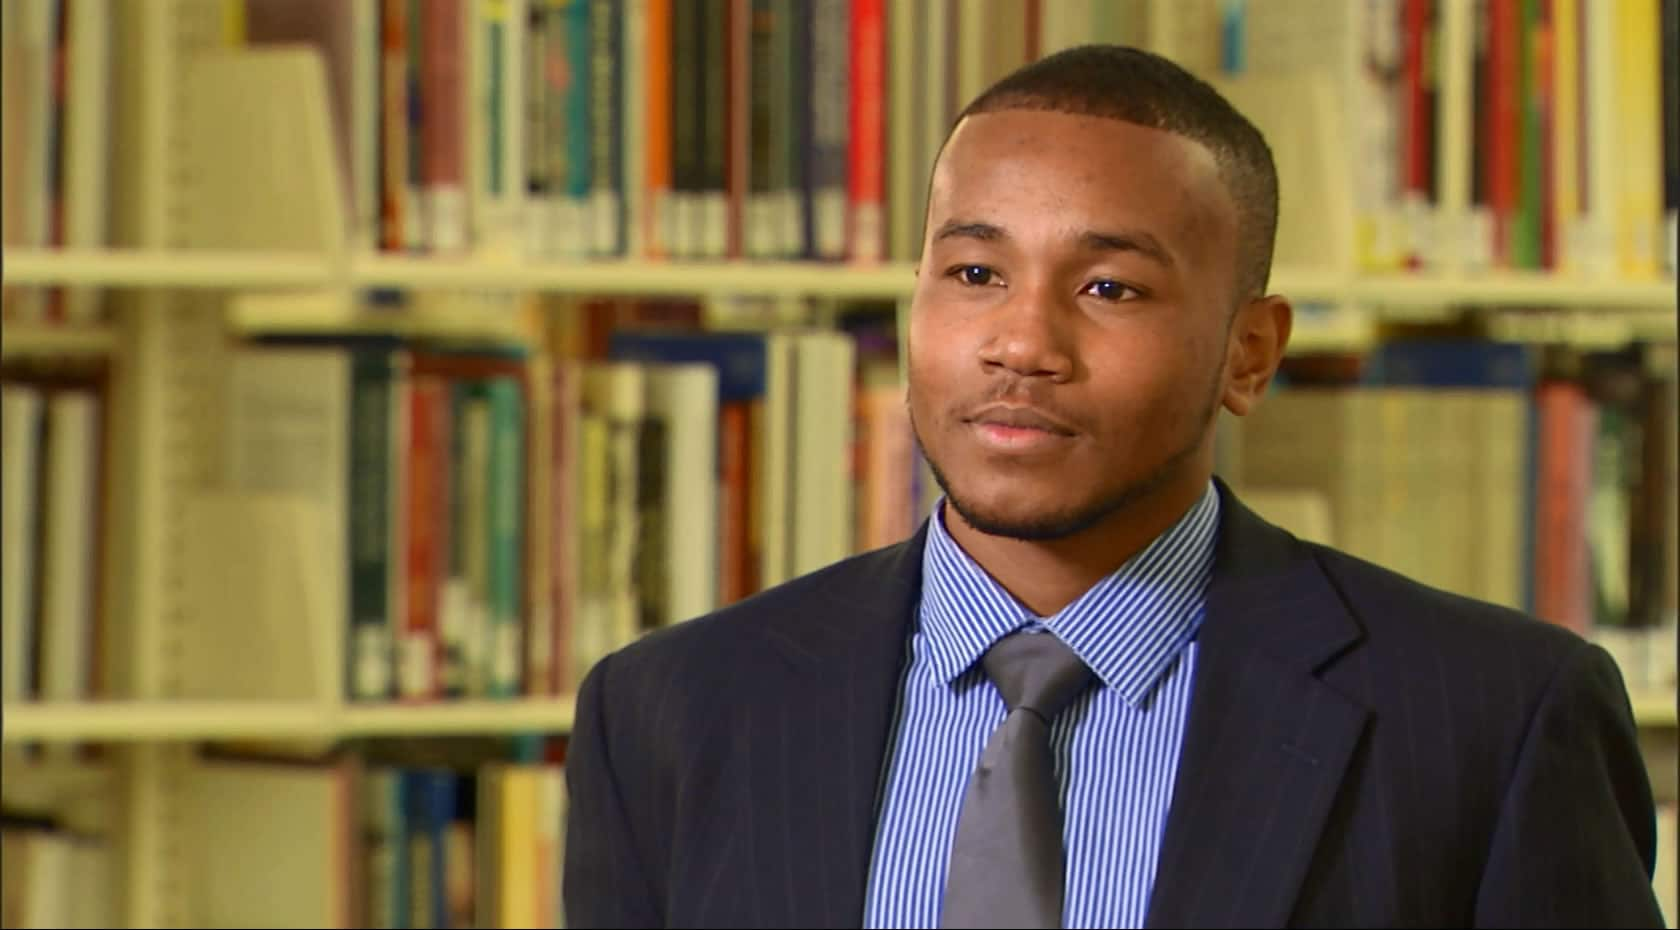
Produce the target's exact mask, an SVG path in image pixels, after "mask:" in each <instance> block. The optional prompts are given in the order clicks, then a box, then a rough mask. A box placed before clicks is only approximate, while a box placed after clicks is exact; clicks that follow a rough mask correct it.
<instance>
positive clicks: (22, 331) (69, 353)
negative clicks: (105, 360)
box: [0, 323, 117, 359]
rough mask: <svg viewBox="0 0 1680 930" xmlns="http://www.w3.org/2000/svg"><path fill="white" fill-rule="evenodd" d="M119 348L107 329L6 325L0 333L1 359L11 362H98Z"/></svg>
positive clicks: (98, 327) (113, 333) (112, 332)
mask: <svg viewBox="0 0 1680 930" xmlns="http://www.w3.org/2000/svg"><path fill="white" fill-rule="evenodd" d="M116 345H117V337H116V333H115V332H114V331H112V329H111V328H110V327H108V326H76V325H68V324H67V325H63V326H49V325H42V324H33V323H7V324H5V326H4V328H3V329H0V356H3V357H4V358H8V359H10V358H34V357H50V358H99V357H102V356H107V355H110V354H111V353H112V352H114V351H115V350H116Z"/></svg>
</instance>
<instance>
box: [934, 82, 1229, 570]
mask: <svg viewBox="0 0 1680 930" xmlns="http://www.w3.org/2000/svg"><path fill="white" fill-rule="evenodd" d="M1235 224H1236V219H1235V212H1234V207H1233V206H1232V204H1231V200H1230V197H1229V195H1228V194H1227V193H1226V191H1225V188H1224V186H1223V183H1222V182H1221V181H1220V179H1219V177H1218V175H1217V171H1216V166H1215V163H1214V160H1213V157H1212V155H1211V154H1210V153H1209V152H1208V151H1207V150H1206V149H1205V148H1203V147H1202V146H1201V145H1199V144H1197V143H1195V142H1192V141H1189V140H1187V139H1184V138H1183V137H1180V136H1177V135H1173V134H1170V133H1167V132H1164V131H1160V130H1154V129H1148V128H1145V127H1142V126H1137V125H1134V124H1131V123H1127V122H1123V121H1120V120H1114V119H1102V118H1095V117H1084V116H1073V115H1069V114H1064V113H1052V112H1043V111H1031V110H1005V111H999V112H992V113H985V114H979V115H975V116H971V117H969V118H968V119H966V120H965V121H964V122H963V123H962V125H961V126H959V127H958V128H957V130H956V131H955V132H954V133H953V135H952V137H951V139H950V140H949V142H948V143H947V145H946V148H945V150H944V153H943V154H942V156H941V157H940V160H939V163H938V165H937V167H936V169H935V172H934V176H933V184H932V188H931V191H930V193H929V201H928V217H927V238H926V240H925V242H924V244H923V252H922V260H921V264H920V267H919V270H918V273H917V281H916V290H915V297H914V302H913V306H912V309H911V320H910V332H909V349H908V351H909V362H908V372H909V403H910V413H911V417H912V420H913V422H914V424H915V428H916V434H917V438H918V440H919V442H920V443H921V446H922V449H923V451H924V453H925V454H926V456H927V458H928V460H929V464H930V465H931V466H932V467H933V469H934V471H935V473H936V475H937V476H938V478H939V482H940V485H941V487H942V488H943V489H944V491H945V493H946V495H947V498H948V500H949V502H950V503H951V504H952V506H953V507H955V509H956V510H957V513H958V514H959V515H960V516H961V517H962V518H963V519H965V520H966V521H967V522H968V523H969V524H970V525H972V526H974V527H975V528H977V529H979V530H981V531H983V532H987V533H991V534H995V535H1003V536H1013V537H1019V538H1035V539H1047V538H1058V537H1062V536H1066V535H1069V534H1071V533H1073V532H1077V531H1079V530H1082V529H1085V528H1087V527H1090V526H1092V525H1095V524H1096V523H1098V522H1099V521H1101V520H1102V519H1104V518H1105V517H1108V516H1110V515H1113V514H1116V513H1118V512H1120V511H1122V510H1123V509H1124V508H1125V507H1126V506H1127V505H1128V504H1130V503H1132V502H1133V501H1135V500H1138V499H1140V498H1141V497H1143V496H1145V495H1148V494H1149V493H1150V492H1152V491H1158V490H1161V489H1163V488H1164V487H1167V486H1172V485H1173V484H1174V483H1175V482H1179V483H1183V482H1186V481H1192V480H1194V481H1198V482H1199V481H1203V480H1205V477H1203V476H1205V470H1204V468H1205V466H1204V463H1206V462H1210V461H1211V459H1210V458H1209V457H1208V456H1209V454H1210V453H1209V448H1210V445H1209V444H1210V441H1211V439H1210V436H1211V428H1212V423H1213V418H1214V416H1215V415H1216V413H1217V412H1218V409H1219V402H1220V398H1221V395H1222V393H1223V390H1224V361H1225V357H1226V338H1227V332H1228V329H1227V327H1228V325H1229V314H1230V308H1231V306H1232V300H1233V291H1232V287H1233V268H1234V262H1233V249H1234V248H1235V242H1236V225H1235Z"/></svg>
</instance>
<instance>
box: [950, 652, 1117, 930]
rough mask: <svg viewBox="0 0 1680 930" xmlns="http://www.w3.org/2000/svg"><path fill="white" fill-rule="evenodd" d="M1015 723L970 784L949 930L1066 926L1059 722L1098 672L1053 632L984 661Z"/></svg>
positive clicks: (954, 854) (997, 738) (955, 854)
mask: <svg viewBox="0 0 1680 930" xmlns="http://www.w3.org/2000/svg"><path fill="white" fill-rule="evenodd" d="M982 662H983V664H984V665H985V668H986V674H987V675H988V676H990V677H991V679H992V683H993V684H994V685H996V686H997V689H998V692H999V693H1000V694H1002V695H1003V700H1004V704H1005V705H1006V706H1007V707H1008V708H1009V716H1007V717H1005V718H1004V721H1003V723H1002V724H1000V725H999V726H998V728H997V729H996V730H995V731H993V733H992V737H991V739H990V741H988V742H987V743H986V748H985V751H984V752H982V753H981V754H980V764H979V766H978V767H977V768H976V769H975V770H974V774H973V775H971V776H970V777H969V781H968V791H967V793H966V794H965V795H964V796H963V804H962V813H961V814H959V815H958V818H957V835H956V841H955V843H954V845H953V846H952V847H951V870H950V876H949V878H947V879H946V885H945V901H944V906H943V909H942V913H941V915H940V926H941V927H947V928H955V927H1060V926H1061V925H1062V892H1063V889H1062V882H1063V876H1064V874H1065V867H1064V860H1063V853H1062V817H1061V808H1060V805H1059V804H1058V802H1057V792H1056V779H1055V773H1054V771H1053V769H1052V763H1051V755H1050V721H1051V720H1053V719H1055V717H1056V714H1057V713H1058V712H1060V711H1061V709H1062V708H1063V707H1065V706H1066V705H1067V703H1068V702H1069V701H1071V700H1073V698H1074V696H1075V695H1077V694H1078V693H1079V692H1080V691H1081V690H1083V689H1084V687H1085V686H1086V684H1088V683H1089V682H1090V680H1091V670H1090V669H1089V668H1088V667H1087V666H1086V665H1085V663H1084V662H1083V661H1081V660H1080V658H1079V656H1077V655H1075V654H1074V653H1073V650H1071V649H1069V648H1068V647H1067V646H1065V645H1063V643H1062V641H1061V640H1059V639H1057V638H1056V637H1055V636H1054V635H1052V634H1049V633H1016V634H1014V635H1011V636H1006V637H1004V638H1003V639H1001V640H999V641H998V642H997V643H995V644H993V646H992V647H991V649H989V650H988V651H987V652H986V657H985V658H984V659H983V660H982Z"/></svg>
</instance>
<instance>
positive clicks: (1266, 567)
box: [564, 47, 1661, 927]
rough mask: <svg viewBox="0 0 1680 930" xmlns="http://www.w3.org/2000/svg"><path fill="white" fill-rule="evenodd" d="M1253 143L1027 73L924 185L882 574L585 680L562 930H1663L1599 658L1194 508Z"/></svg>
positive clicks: (1227, 117) (1616, 682)
mask: <svg viewBox="0 0 1680 930" xmlns="http://www.w3.org/2000/svg"><path fill="white" fill-rule="evenodd" d="M1276 202H1277V182H1276V175H1275V171H1274V168H1273V165H1272V163H1271V156H1270V153H1269V150H1268V149H1267V147H1266V144H1265V142H1264V141H1263V140H1262V138H1261V136H1260V134H1259V133H1258V132H1257V131H1256V130H1255V129H1254V128H1253V127H1252V126H1251V125H1250V124H1249V123H1248V122H1247V121H1246V120H1245V119H1244V118H1243V117H1242V116H1240V115H1239V114H1238V113H1236V112H1235V111H1234V110H1232V109H1231V108H1230V107H1229V105H1228V104H1227V103H1226V102H1225V101H1224V100H1222V99H1221V98H1220V97H1219V96H1218V95H1217V94H1216V93H1215V92H1214V91H1212V90H1211V89H1210V88H1209V87H1208V86H1206V85H1205V84H1203V83H1202V82H1200V81H1198V80H1196V79H1195V78H1194V77H1192V76H1191V75H1189V74H1187V73H1186V72H1184V71H1182V70H1181V69H1179V68H1177V67H1176V66H1174V65H1172V64H1170V63H1168V62H1166V61H1164V60H1162V59H1160V58H1157V57H1155V56H1152V55H1149V54H1146V53H1143V52H1139V51H1135V50H1131V49H1125V48H1113V47H1087V48H1081V49H1075V50H1071V51H1067V52H1064V53H1060V54H1057V55H1054V56H1051V57H1049V58H1046V59H1043V60H1041V61H1039V62H1037V63H1035V64H1032V65H1029V66H1027V67H1026V68H1024V69H1022V70H1020V71H1018V72H1017V73H1015V74H1013V75H1011V76H1009V77H1007V78H1005V79H1004V80H1002V81H1001V82H999V83H998V84H997V85H996V86H994V87H993V88H991V89H990V90H988V91H987V92H986V93H985V94H984V95H982V96H981V97H980V98H979V99H978V100H976V101H975V102H974V103H973V104H972V105H970V106H969V108H968V109H967V111H966V112H965V113H964V114H963V116H962V118H961V119H960V120H959V121H958V123H957V125H956V127H955V128H954V129H953V131H952V133H951V134H950V136H949V138H948V140H947V142H946V146H945V149H944V150H943V152H942V153H941V155H940V157H939V159H938V163H937V167H936V168H935V171H934V175H933V184H932V188H931V192H930V195H929V201H928V204H927V216H926V236H925V240H924V245H923V250H922V254H921V260H920V264H919V266H918V269H917V279H916V288H915V298H914V305H913V308H912V310H911V321H910V330H909V345H908V347H907V348H908V352H909V365H908V372H909V406H910V411H911V414H912V419H913V422H914V425H915V430H916V436H917V439H918V441H919V442H920V443H921V447H922V449H923V450H924V451H925V453H926V455H927V458H928V460H929V462H930V463H931V464H932V465H933V466H934V468H935V470H936V473H937V475H938V478H939V482H940V487H941V488H942V489H943V491H944V492H945V493H944V497H943V498H942V499H941V501H940V505H939V506H938V507H937V508H936V510H935V512H934V513H933V515H932V517H931V518H930V519H929V520H928V521H927V522H926V523H925V524H924V525H923V526H922V527H921V528H920V529H919V530H918V532H917V533H916V534H915V536H914V537H913V538H911V539H910V540H908V541H907V542H905V543H903V544H901V545H898V546H894V547H891V548H888V549H885V550H882V551H877V552H872V553H869V554H866V555H862V556H859V557H856V558H853V559H849V560H847V561H844V562H842V563H840V564H837V565H834V566H831V567H829V568H827V569H824V570H822V571H819V572H816V573H814V574H812V575H809V576H806V577H803V578H799V579H796V580H794V581H792V582H789V583H787V584H785V585H782V586H779V587H777V588H775V589H773V590H770V591H767V592H765V593H763V594H761V595H759V596H757V597H754V598H751V599H749V600H747V601H745V602H742V603H740V604H736V605H734V606H731V607H729V608H727V609H724V610H721V611H719V612H717V613H716V614H714V615H711V616H708V617H704V618H700V619H696V620H694V621H691V622H688V623H685V624H682V625H680V626H678V627H675V628H672V629H668V630H663V631H661V632H659V633H657V634H654V635H651V636H648V637H646V638H644V639H643V640H641V641H640V642H638V643H636V644H635V645H633V646H630V647H628V648H626V649H624V650H622V651H621V652H619V653H617V654H615V655H612V656H610V657H609V658H607V659H606V660H604V661H603V662H601V663H600V664H599V665H598V666H597V667H596V668H595V669H594V670H593V671H592V673H591V674H590V675H589V676H588V678H587V680H586V681H585V682H584V684H583V685H582V687H581V690H580V693H579V698H578V708H577V719H576V724H575V730H574V734H573V741H572V743H571V748H570V751H569V756H568V759H567V773H568V780H569V787H570V792H571V794H570V799H571V800H570V815H569V816H570V819H569V827H568V836H567V849H566V865H565V884H564V891H565V898H566V906H567V917H568V920H569V921H570V924H571V926H580V927H581V926H625V927H628V926H638V927H640V926H733V927H746V926H755V927H758V926H764V927H767V926H795V927H803V926H821V927H848V926H850V927H857V926H870V927H875V926H881V927H932V926H980V925H985V926H1071V927H1122V926H1144V925H1147V926H1157V927H1167V926H1231V925H1244V926H1281V925H1294V926H1396V925H1420V926H1499V927H1517V926H1562V925H1566V924H1571V925H1583V926H1607V925H1614V926H1635V925H1637V926H1659V925H1660V922H1661V917H1660V915H1659V914H1658V913H1657V908H1656V904H1655V900H1654V897H1653V895H1652V891H1651V885H1650V874H1651V868H1652V863H1653V856H1654V845H1655V838H1654V833H1655V826H1654V823H1655V818H1654V811H1653V801H1652V794H1651V789H1650V785H1649V784H1648V781H1647V776H1646V772H1645V770H1644V768H1643V763H1642V760H1641V757H1640V754H1639V749H1638V745H1637V737H1636V731H1635V728H1634V722H1633V719H1632V713H1631V710H1630V707H1629V703H1628V701H1627V698H1626V694H1625V692H1624V690H1623V685H1622V682H1621V680H1620V678H1619V677H1618V675H1617V671H1616V668H1615V666H1614V665H1613V663H1612V662H1611V660H1610V659H1609V657H1608V656H1607V654H1606V653H1605V652H1604V651H1602V650H1601V649H1599V648H1597V647H1595V646H1593V645H1591V644H1589V643H1587V642H1585V641H1583V640H1581V639H1579V638H1577V637H1575V636H1574V635H1572V634H1570V633H1568V632H1566V631H1564V630H1562V629H1560V628H1558V627H1555V626H1552V625H1548V624H1544V623H1542V622H1539V621H1537V620H1535V619H1532V618H1529V617H1525V616H1522V615H1519V614H1517V613H1515V612H1512V611H1509V610H1505V609H1502V608H1498V607H1494V606H1490V605H1487V604H1481V603H1477V602H1473V601H1470V600H1467V599H1464V598H1461V597H1456V596H1453V595H1450V594H1447V593H1443V592H1440V591H1436V590H1431V589H1429V588H1426V587H1423V586H1420V585H1418V584H1416V583H1414V582H1412V581H1410V580H1408V579H1405V578H1402V577H1398V576H1397V575H1395V574H1393V573H1391V572H1388V571H1384V570H1382V569H1380V568H1378V567H1376V566H1373V565H1370V564H1367V563H1364V562H1361V561H1359V560H1356V559H1354V558H1351V557H1349V556H1347V555H1345V554H1342V553H1339V552H1336V551H1334V550H1331V549H1327V548H1324V547H1321V546H1317V545H1311V544H1308V543H1306V542H1303V541H1300V540H1297V539H1296V538H1294V537H1292V536H1290V535H1289V534H1287V533H1285V532H1283V531H1281V530H1279V529H1278V528H1276V527H1273V526H1271V525H1269V524H1267V523H1266V522H1264V521H1263V520H1261V519H1260V518H1259V517H1257V516H1256V515H1255V514H1254V513H1252V512H1251V511H1249V510H1248V509H1246V508H1245V507H1244V506H1243V504H1242V502H1241V501H1239V500H1238V499H1237V498H1236V497H1235V496H1233V495H1232V493H1231V491H1230V489H1229V488H1228V487H1226V486H1225V485H1224V484H1223V483H1222V482H1220V481H1219V480H1218V479H1216V478H1214V477H1213V456H1212V441H1213V430H1214V421H1215V416H1216V414H1217V412H1218V411H1219V409H1220V408H1221V407H1223V408H1224V409H1226V410H1230V411H1231V412H1233V413H1234V414H1238V415H1241V414H1244V413H1246V412H1247V411H1248V410H1249V409H1250V408H1251V407H1253V405H1255V404H1256V403H1258V402H1260V399H1261V396H1262V394H1263V393H1264V391H1265V389H1266V386H1267V384H1268V383H1269V381H1270V379H1271V377H1272V376H1273V373H1274V371H1275V370H1276V368H1277V365H1278V362H1279V360H1280V358H1281V357H1282V355H1283V352H1284V348H1285V346H1286V344H1287V342H1288V338H1289V331H1290V321H1291V308H1290V305H1289V302H1288V300H1287V299H1286V298H1284V297H1281V296H1275V295H1268V294H1267V291H1266V285H1267V276H1268V271H1269V265H1270V260H1271V250H1272V240H1273V235H1274V229H1275V225H1276V209H1277V208H1276Z"/></svg>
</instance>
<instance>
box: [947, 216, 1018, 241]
mask: <svg viewBox="0 0 1680 930" xmlns="http://www.w3.org/2000/svg"><path fill="white" fill-rule="evenodd" d="M955 238H961V239H978V240H980V241H981V242H997V241H998V240H1000V239H1007V238H1009V234H1008V233H1006V232H1004V231H1003V229H1002V227H999V226H993V225H992V224H991V223H975V222H963V221H961V220H946V221H945V224H944V225H943V226H940V227H939V231H938V232H936V233H934V234H933V241H935V242H939V241H942V240H945V239H955Z"/></svg>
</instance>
